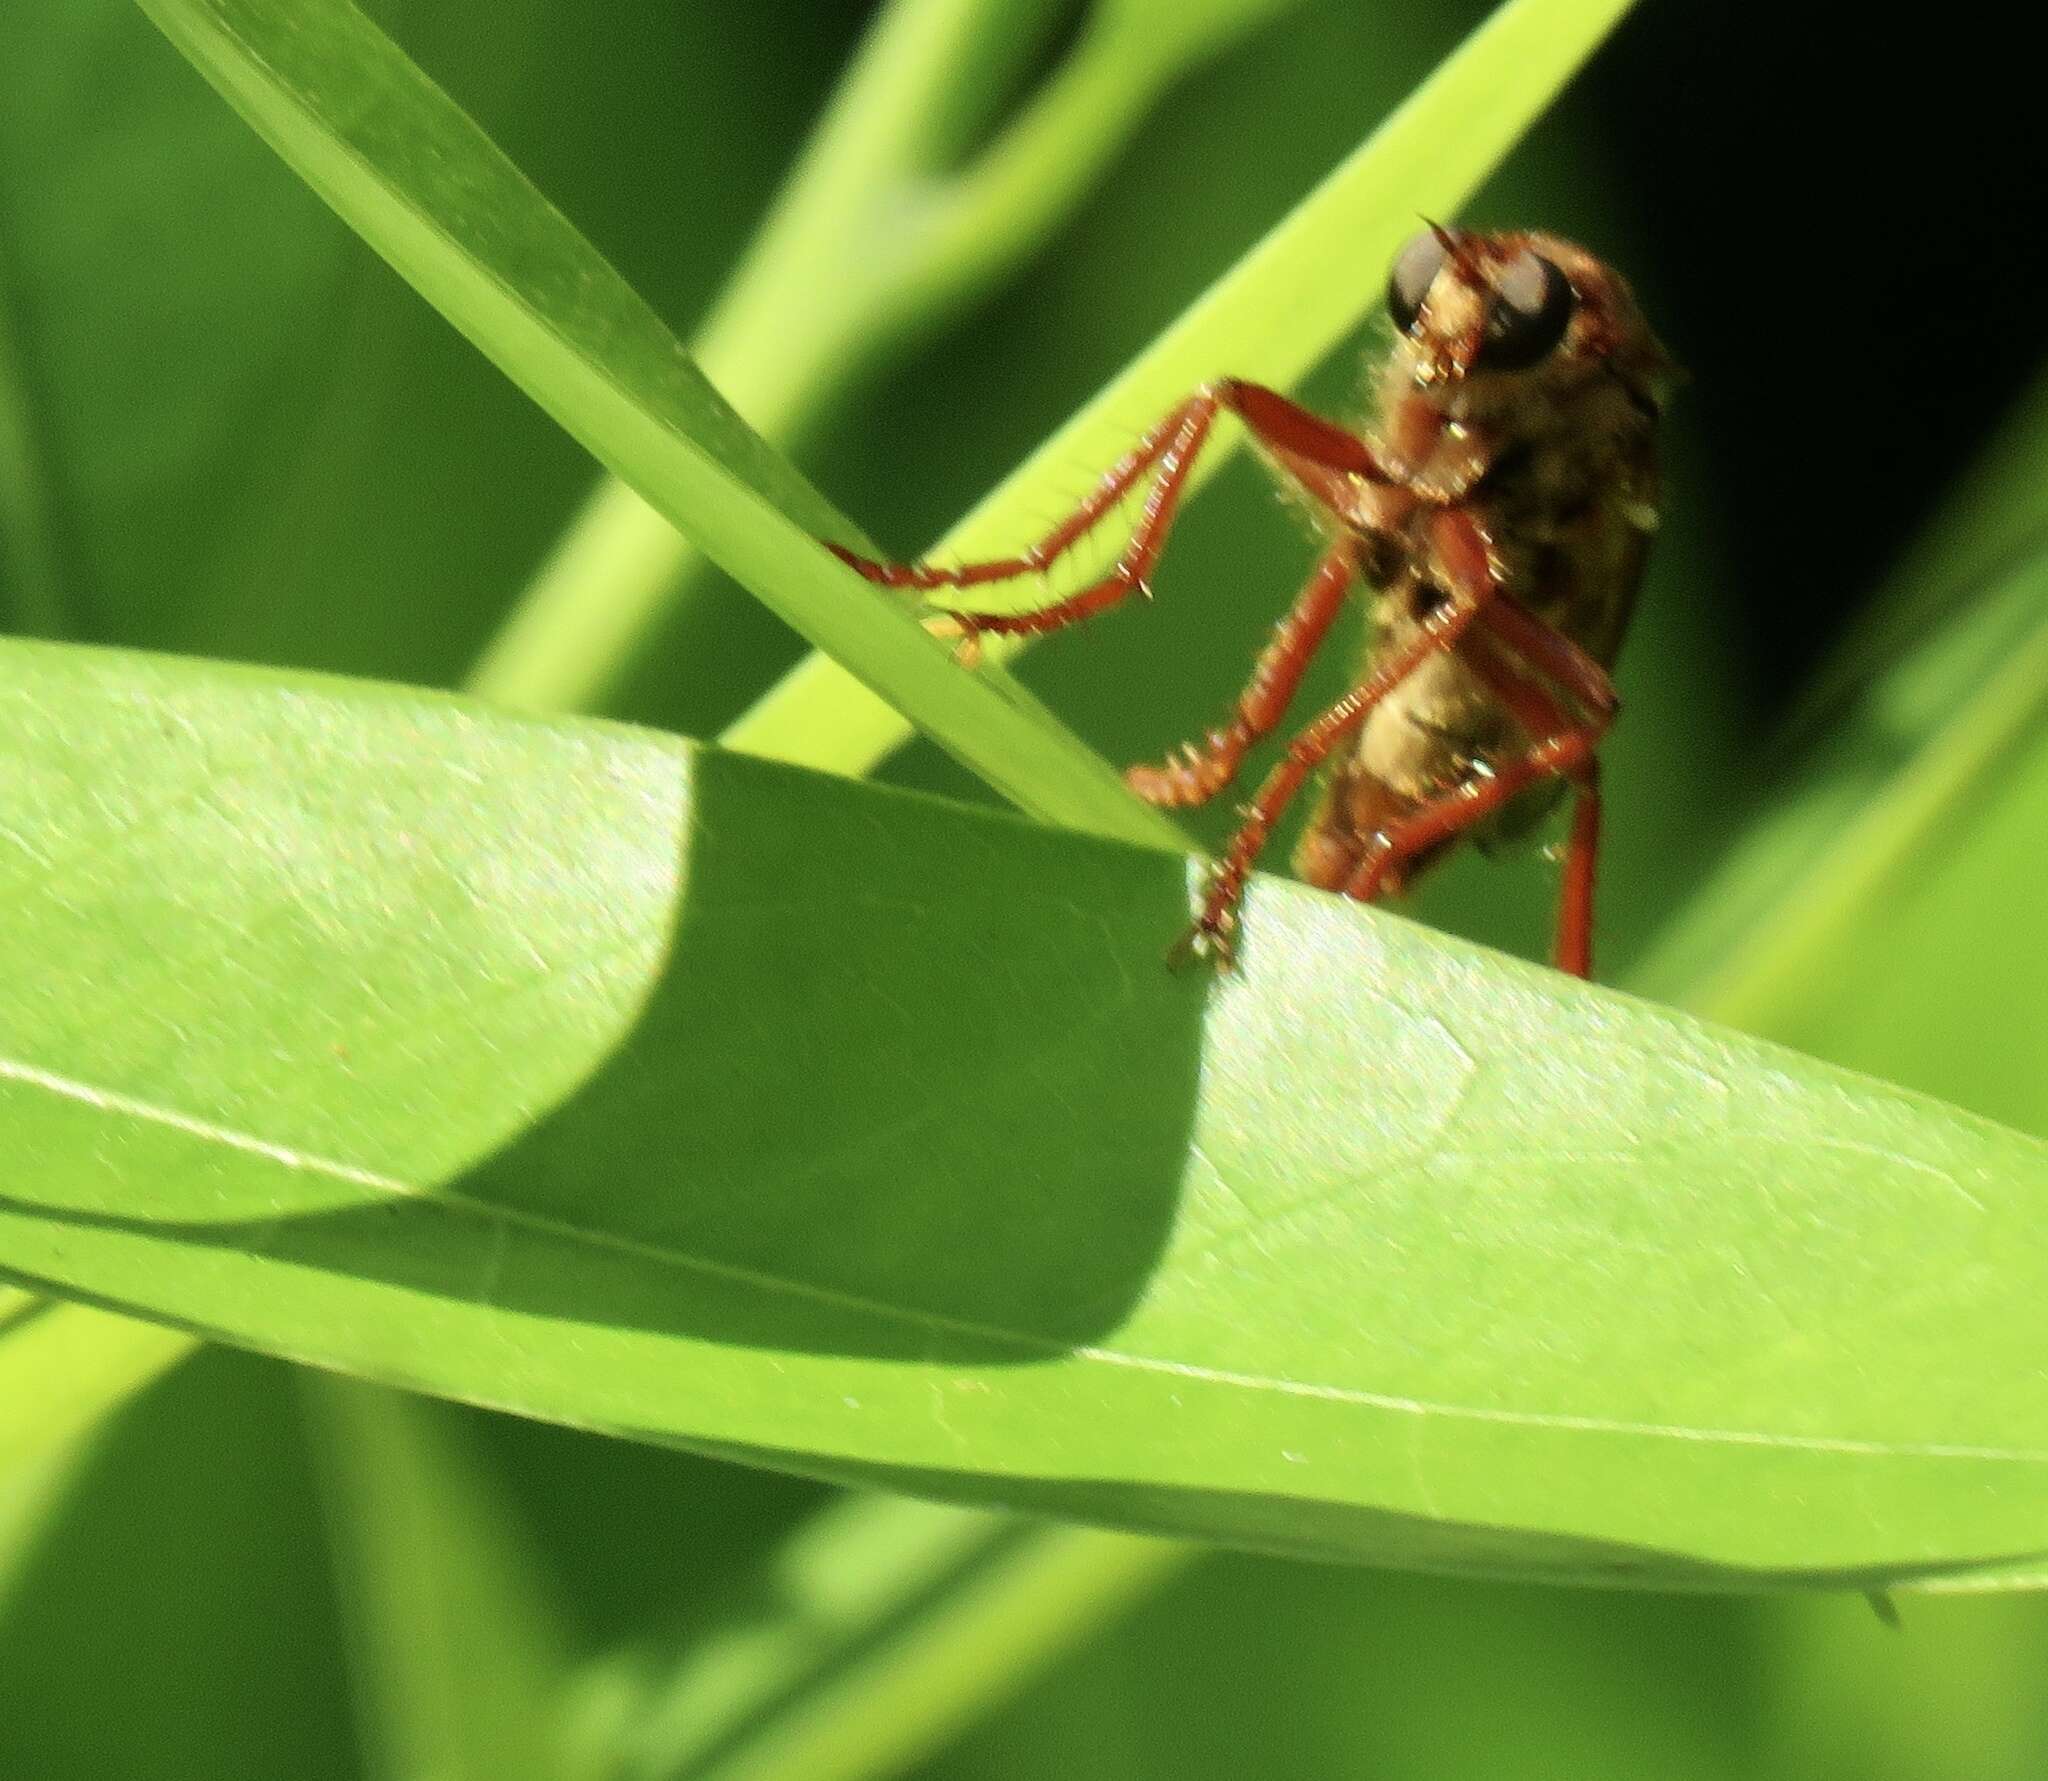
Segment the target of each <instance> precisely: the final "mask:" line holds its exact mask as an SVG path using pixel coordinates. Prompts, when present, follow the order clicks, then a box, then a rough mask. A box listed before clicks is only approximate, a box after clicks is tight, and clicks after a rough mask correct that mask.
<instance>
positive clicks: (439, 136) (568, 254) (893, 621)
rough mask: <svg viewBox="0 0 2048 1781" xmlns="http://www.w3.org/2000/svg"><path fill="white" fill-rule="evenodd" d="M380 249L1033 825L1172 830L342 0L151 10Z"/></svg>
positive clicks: (749, 582) (682, 524)
mask: <svg viewBox="0 0 2048 1781" xmlns="http://www.w3.org/2000/svg"><path fill="white" fill-rule="evenodd" d="M141 4H142V6H143V9H144V11H146V12H147V13H148V14H149V16H150V17H151V18H152V19H153V20H154V21H155V22H156V23H157V24H158V25H159V26H160V27H161V28H162V29H163V31H164V33H165V34H166V35H167V36H168V37H169V38H170V39H171V41H172V42H173V43H175V44H176V45H177V47H178V48H179V49H180V50H181V51H183V52H184V54H185V55H186V56H187V57H188V58H189V59H190V60H191V61H192V62H193V63H194V65H195V66H197V67H198V68H199V70H200V71H201V72H202V73H203V74H205V75H206V77H207V78H208V79H209V80H210V81H212V82H213V84H214V85H215V86H216V87H217V88H219V89H220V91H221V92H222V93H223V94H224V95H225V96H226V97H227V98H228V99H229V100H230V101H231V102H232V103H233V104H234V105H235V107H236V108H237V109H238V110H239V111H241V112H242V114H243V116H244V117H246V118H247V119H248V120H249V122H250V123H251V124H253V125H254V126H255V128H256V129H257V130H258V131H259V132H260V133H261V134H262V135H263V136H264V137H265V139H266V140H267V141H269V142H270V144H271V145H272V146H273V147H274V148H276V149H277V151H278V152H279V153H280V154H281V155H283V157H284V158H285V160H286V161H287V162H289V163H290V164H291V165H292V167H293V168H294V169H295V170H296V171H297V172H298V173H299V174H300V176H301V177H302V178H304V179H305V180H306V181H307V182H308V183H309V184H310V185H312V186H313V187H314V189H315V190H316V191H318V192H319V193H320V195H321V196H322V197H323V198H324V199H326V201H327V202H328V203H329V204H330V205H331V206H332V207H333V208H334V209H335V210H336V211H337V212H338V213H339V214H340V215H341V216H342V217H343V218H344V219H345V220H346V221H347V222H348V223H349V224H350V226H351V227H353V228H354V229H355V230H356V231H357V233H358V234H360V235H361V236H362V237H363V238H364V240H366V241H367V242H369V244H370V245H371V246H372V247H374V248H375V249H376V250H377V251H378V252H379V253H381V254H382V255H384V257H385V258H386V259H388V260H389V261H391V263H392V264H393V265H394V266H395V267H396V268H397V269H398V270H399V271H400V272H401V273H402V274H403V275H404V276H405V277H406V278H407V280H408V281H409V282H410V283H411V284H412V285H413V286H414V287H415V288H416V289H417V290H418V291H419V292H420V293H421V295H423V296H424V297H426V298H427V299H428V301H430V302H431V303H433V304H434V305H435V307H436V308H438V309H440V310H441V312H442V313H443V314H444V315H446V316H447V317H448V319H449V320H450V321H452V322H453V323H454V324H455V325H456V326H457V327H458V328H460V329H461V330H462V331H463V332H464V333H465V334H467V335H468V336H469V338H470V339H471V340H473V341H474V342H475V343H476V344H477V345H478V346H479V347H480V348H482V350H483V351H484V352H485V353H486V354H488V355H489V356H490V357H491V359H492V360H493V361H494V362H495V363H497V364H498V365H499V367H500V368H501V369H503V370H504V371H505V372H506V373H507V374H508V375H509V376H510V377H512V378H513V380H514V381H515V382H517V383H518V384H519V385H520V387H521V388H523V389H525V390H526V391H527V393H528V394H530V395H531V396H533V398H534V399H535V400H536V401H537V402H539V403H540V404H541V405H542V406H543V407H544V408H546V409H547V410H548V412H549V413H550V414H552V415H553V416H554V417H555V419H556V420H557V421H559V422H560V423H561V424H562V426H563V427H564V428H565V429H567V431H569V432H570V433H571V434H572V435H574V436H575V437H576V438H577V439H578V440H580V441H581V442H582V443H583V444H584V445H586V446H587V447H588V448H589V449H590V450H591V451H592V452H593V453H594V454H595V455H596V456H597V457H598V458H600V459H601V460H602V461H603V462H604V463H605V464H606V465H607V466H608V467H609V468H610V469H612V470H613V471H614V472H616V473H617V474H618V475H619V476H620V477H621V478H622V479H624V480H625V481H626V482H628V483H629V484H631V485H632V487H633V488H634V489H635V490H637V491H638V492H639V494H640V495H641V496H642V497H644V498H645V499H646V500H647V501H648V502H649V503H650V504H652V505H653V506H654V507H655V508H657V509H658V510H659V511H660V512H661V513H663V514H664V515H665V516H666V517H667V518H668V519H669V520H670V521H671V522H672V523H674V524H675V525H676V526H677V527H678V528H679V529H680V530H682V531H684V532H685V533H687V534H688V535H689V536H690V537H691V538H692V539H693V540H694V541H695V542H696V543H697V544H698V545H699V546H701V547H702V549H703V550H704V551H705V553H706V555H708V556H709V557H710V558H711V559H712V560H713V561H714V562H716V563H717V564H718V565H719V566H720V567H721V568H723V569H725V570H726V571H727V572H728V573H729V574H731V575H732V576H734V577H735V579H737V580H739V581H740V582H742V583H743V584H744V585H745V586H747V587H748V588H750V589H751V590H752V591H753V592H754V593H756V594H758V595H759V596H760V597H761V598H762V599H763V600H764V601H766V602H767V603H768V604H769V605H771V606H772V607H773V608H774V609H775V610H776V611H777V612H778V613H780V614H781V616H782V617H784V618H785V619H787V620H788V621H789V622H790V623H791V624H793V625H795V626H796V627H797V628H798V629H799V630H800V631H802V632H803V633H804V634H805V635H806V636H807V637H809V638H810V639H811V640H812V641H813V642H814V643H816V644H817V645H818V646H819V647H820V648H823V649H825V650H827V651H829V652H830V653H831V654H832V655H833V656H835V657H836V658H837V659H839V660H842V661H844V662H845V663H846V664H847V665H848V667H849V668H850V669H851V670H852V671H853V672H854V673H856V674H858V675H859V676H860V677H861V679H862V680H863V681H864V682H865V683H867V684H869V685H871V686H872V687H873V688H874V689H875V690H876V691H877V692H879V693H881V694H882V695H883V696H884V697H886V698H888V699H889V700H890V701H891V702H892V703H893V704H894V705H896V706H897V707H898V708H899V709H902V710H905V711H909V712H912V713H914V714H915V715H916V719H917V721H918V722H919V723H920V725H921V726H922V727H923V728H924V729H925V730H926V731H927V732H928V733H929V734H930V735H931V736H932V737H933V738H934V739H935V740H937V741H939V742H941V743H943V744H944V745H945V746H946V747H947V748H948V749H949V750H950V751H952V752H954V753H955V754H957V756H958V757H959V758H960V759H961V760H962V761H963V762H965V763H966V764H967V765H969V766H970V767H972V768H973V770H974V771H975V772H977V773H979V774H980V775H981V776H982V777H983V778H984V779H986V780H987V781H988V783H989V784H990V785H992V786H995V787H996V788H997V789H998V790H1000V791H1002V792H1003V793H1004V794H1005V795H1006V796H1009V797H1012V798H1013V799H1015V800H1016V801H1017V802H1018V803H1020V804H1021V805H1022V806H1023V807H1024V808H1026V809H1028V810H1031V811H1033V812H1035V813H1036V814H1039V815H1041V816H1045V817H1048V818H1050V819H1053V820H1056V821H1060V822H1064V823H1067V824H1069V825H1071V826H1074V827H1078V828H1083V829H1087V830H1090V831H1091V832H1095V833H1100V834H1109V835H1117V836H1122V837H1125V838H1130V839H1137V840H1149V841H1151V842H1152V843H1154V844H1155V845H1157V844H1162V843H1163V844H1168V845H1171V844H1172V843H1173V841H1174V839H1175V836H1176V834H1177V831H1176V830H1175V829H1174V827H1173V825H1172V824H1171V823H1170V822H1168V821H1167V820H1166V819H1165V818H1163V817H1162V816H1160V815H1159V813H1158V812H1156V811H1153V810H1150V809H1148V808H1146V807H1145V806H1143V805H1141V804H1140V803H1139V802H1138V801H1137V800H1136V799H1135V798H1133V797H1132V796H1131V795H1130V794H1129V793H1128V792H1127V791H1125V789H1124V787H1123V784H1122V782H1121V780H1120V779H1119V778H1118V777H1117V775H1116V774H1115V773H1114V772H1113V771H1112V770H1111V769H1110V768H1109V767H1108V765H1107V764H1106V763H1105V762H1103V761H1101V760H1100V759H1099V758H1098V757H1096V756H1095V755H1093V754H1091V753H1090V752H1089V751H1088V750H1087V749H1086V748H1085V747H1084V746H1083V745H1082V744H1081V743H1079V742H1078V741H1077V740H1075V739H1074V738H1073V737H1072V736H1071V735H1069V734H1068V733H1067V732H1066V731H1065V730H1064V729H1062V728H1061V726H1060V725H1059V724H1058V723H1057V722H1056V721H1055V720H1054V719H1053V718H1052V717H1051V715H1050V714H1049V713H1047V712H1046V711H1044V710H1043V708H1041V707H1040V706H1039V705H1038V704H1037V702H1036V701H1035V700H1033V699H1032V698H1031V697H1030V696H1029V695H1028V694H1027V693H1025V692H1024V691H1023V690H1022V689H1021V688H1019V687H1017V686H1015V685H1014V684H1013V683H1010V682H1008V681H1005V680H1003V679H1001V678H1000V677H998V676H991V675H980V676H975V675H964V674H961V673H958V672H957V671H956V670H955V669H954V667H953V665H952V663H951V662H950V661H949V660H948V659H947V656H946V652H945V651H944V650H942V649H940V648H939V647H937V646H936V645H935V644H934V643H933V642H932V641H931V640H930V639H929V638H927V637H925V636H924V635H923V634H922V633H921V631H920V630H919V628H918V626H917V623H916V621H915V620H914V618H912V616H911V615H910V614H909V613H908V612H906V611H904V610H903V609H902V606H901V604H900V603H899V602H894V601H891V600H889V599H888V598H886V597H884V596H882V595H880V594H879V593H877V592H876V590H874V589H873V588H871V587H869V586H868V584H866V583H865V582H863V581H862V580H861V579H860V577H859V576H857V575H855V574H854V573H853V572H852V571H851V570H849V569H846V568H844V567H843V566H841V565H840V564H838V563H836V562H835V561H833V560H832V558H831V557H829V556H828V555H827V554H826V553H825V552H824V551H823V550H821V549H820V548H819V546H818V544H817V542H816V538H815V536H814V535H815V534H823V535H826V536H834V537H848V536H853V535H854V534H853V533H852V530H851V528H850V527H849V526H848V524H847V522H846V521H845V520H844V519H843V518H841V517H840V516H839V515H837V514H836V513H835V512H834V511H833V510H832V508H831V507H830V505H829V504H828V503H826V502H825V500H824V499H823V497H821V496H820V495H818V494H817V493H816V492H815V491H814V490H812V489H811V488H810V486H809V485H808V484H807V483H805V482H804V481H803V479H802V478H801V477H800V476H799V475H798V474H797V472H796V471H795V470H794V469H793V468H792V467H791V466H790V465H789V464H788V463H787V462H786V461H785V460H784V459H783V458H781V457H780V456H779V455H778V454H777V453H776V452H775V451H774V450H773V449H772V448H771V447H769V446H768V445H767V444H766V443H765V442H763V441H762V440H761V439H760V438H758V437H757V436H756V435H755V434H753V433H752V432H751V431H749V430H748V428H747V427H746V425H745V423H744V422H743V421H741V420H740V418H739V417H738V416H737V415H736V414H735V413H734V412H733V411H732V409H731V408H730V406H729V405H728V404H727V403H726V402H725V401H724V399H723V398H722V397H720V396H719V395H718V393H717V392H716V391H715V390H714V389H713V388H712V387H711V385H710V384H709V383H708V382H706V381H705V379H704V377H703V374H702V373H701V372H699V371H698V370H697V368H696V367H695V366H694V365H693V364H692V363H691V362H690V360H689V358H688V356H687V355H686V354H685V353H684V352H683V350H682V348H681V347H680V346H679V345H677V343H676V341H675V338H674V336H673V335H671V334H670V333H669V331H668V329H667V328H666V327H664V326H663V325H662V323H661V321H660V320H659V318H658V317H656V316H655V314H654V312H653V311H652V310H651V309H649V308H648V306H647V305H646V303H645V302H643V301H642V300H641V299H640V298H639V297H638V296H636V295H635V294H634V292H633V291H632V290H631V289H630V288H629V287H628V286H627V285H626V284H625V283H624V281H623V280H621V279H620V278H619V276H618V275H617V274H616V273H615V272H613V271H612V270H611V268H610V267H609V266H607V265H606V264H605V263H604V261H603V260H602V259H601V258H599V256H598V255H597V254H596V252H595V251H594V250H593V249H592V248H591V247H590V245H589V244H588V243H587V242H585V241H584V240H583V239H582V238H581V237H580V236H579V235H577V233H576V232H575V230H574V229H573V228H572V227H571V226H570V225H569V224H568V222H567V221H565V220H564V219H563V217H562V216H561V215H560V213H559V212H557V211H555V210H554V209H553V208H552V207H551V206H550V205H549V204H548V203H547V202H546V200H545V199H543V198H542V197H541V196H540V194H539V193H538V192H536V191H535V190H534V189H533V187H532V186H531V185H529V184H528V183H527V182H526V180H525V179H524V178H522V177H521V175H520V174H519V172H518V170H517V169H516V168H515V167H513V166H512V164H511V163H510V162H509V161H507V160H506V159H505V158H504V156H503V155H501V154H500V153H499V152H498V151H497V150H496V149H495V148H493V147H492V146H491V144H490V143H489V142H488V141H487V140H486V139H485V137H484V136H483V135H482V133H481V132H480V131H479V130H478V129H477V128H476V126H475V125H474V124H472V123H471V122H470V121H469V119H468V118H466V117H465V116H463V114H462V113H461V112H460V111H459V110H458V109H457V108H456V107H455V106H454V105H453V104H452V103H451V102H450V101H449V99H448V98H447V96H446V95H445V94H443V93H442V92H441V91H440V89H439V88H437V87H435V86H434V85H433V83H432V82H430V81H429V80H428V79H427V78H426V77H425V76H424V75H423V74H422V73H421V72H420V71H419V70H418V69H417V68H415V67H414V66H413V65H412V64H411V63H410V62H409V61H407V60H406V59H405V57H404V56H403V55H402V54H400V52H399V51H398V50H397V48H396V47H395V46H394V45H393V44H392V43H391V41H390V40H389V39H388V38H386V37H385V36H383V34H382V33H380V32H379V31H377V29H376V28H375V27H374V26H372V25H371V24H370V23H369V21H368V20H367V19H365V18H364V17H363V16H362V14H361V13H359V12H357V11H356V10H355V8H354V7H352V6H350V5H348V4H347V3H346V0H141Z"/></svg>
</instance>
